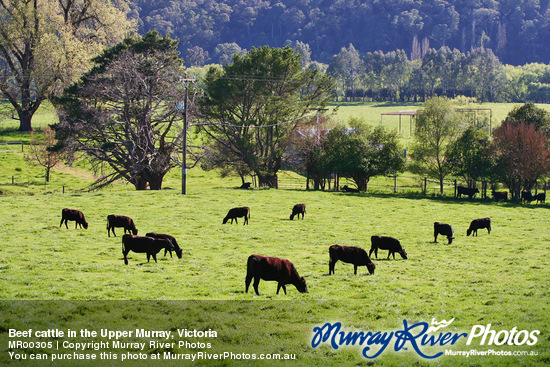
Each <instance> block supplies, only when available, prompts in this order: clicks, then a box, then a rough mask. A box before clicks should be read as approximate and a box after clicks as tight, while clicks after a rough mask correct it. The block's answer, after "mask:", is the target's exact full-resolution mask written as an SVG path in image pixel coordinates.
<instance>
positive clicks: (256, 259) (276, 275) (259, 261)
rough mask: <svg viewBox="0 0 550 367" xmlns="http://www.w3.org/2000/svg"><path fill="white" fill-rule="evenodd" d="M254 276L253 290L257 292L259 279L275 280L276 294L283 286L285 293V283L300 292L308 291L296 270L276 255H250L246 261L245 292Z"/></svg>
mask: <svg viewBox="0 0 550 367" xmlns="http://www.w3.org/2000/svg"><path fill="white" fill-rule="evenodd" d="M252 278H254V284H253V286H254V290H255V291H256V294H257V295H258V296H259V295H260V293H258V284H260V279H263V280H274V281H276V282H277V294H279V290H280V289H281V288H283V291H284V292H285V294H286V284H292V285H294V286H295V287H296V289H297V290H298V291H299V292H300V293H308V291H307V284H306V280H305V279H304V278H303V277H300V275H299V274H298V271H296V268H295V267H294V264H292V263H291V262H290V261H288V260H287V259H280V258H278V257H269V256H261V255H250V256H249V257H248V261H247V263H246V279H245V285H246V292H247V293H248V287H249V286H250V282H251V281H252Z"/></svg>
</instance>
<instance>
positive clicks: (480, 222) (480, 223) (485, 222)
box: [466, 218, 491, 236]
mask: <svg viewBox="0 0 550 367" xmlns="http://www.w3.org/2000/svg"><path fill="white" fill-rule="evenodd" d="M482 228H487V231H488V232H489V234H491V218H480V219H474V220H473V221H472V223H470V228H468V230H467V231H466V236H469V235H470V234H471V233H472V232H473V233H474V234H473V235H475V236H477V230H478V229H482Z"/></svg>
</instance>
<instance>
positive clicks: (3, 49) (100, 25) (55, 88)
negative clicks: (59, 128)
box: [0, 0, 134, 131]
mask: <svg viewBox="0 0 550 367" xmlns="http://www.w3.org/2000/svg"><path fill="white" fill-rule="evenodd" d="M128 12H129V7H128V4H127V2H126V1H125V0H121V1H117V2H116V3H113V2H111V1H108V0H59V1H58V0H40V1H38V0H7V1H2V2H0V19H2V22H0V65H1V66H2V73H1V74H0V91H1V92H2V93H3V95H4V96H5V97H6V98H7V99H8V100H9V102H10V103H11V105H12V106H13V108H14V109H15V111H16V112H17V114H18V117H19V121H20V127H19V130H21V131H30V130H32V124H31V120H32V116H33V115H34V113H35V112H36V110H37V109H38V108H39V107H40V104H41V103H42V102H43V101H44V100H45V99H48V98H50V97H52V96H55V95H59V94H60V93H61V92H62V91H63V89H64V88H65V87H68V86H69V85H70V84H72V83H74V82H75V81H76V80H77V79H78V78H79V77H80V76H82V74H83V73H84V72H86V71H87V70H88V69H89V67H90V66H91V63H90V58H91V57H93V56H96V55H98V54H99V53H100V52H101V51H102V50H103V48H104V47H106V46H113V45H114V44H115V43H117V42H119V41H121V40H122V38H123V37H124V36H125V35H126V34H127V33H128V32H130V31H132V30H133V29H134V25H133V24H134V23H133V22H132V21H130V20H128V19H127V17H126V14H127V13H128Z"/></svg>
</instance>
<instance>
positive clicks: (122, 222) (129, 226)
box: [107, 214, 138, 237]
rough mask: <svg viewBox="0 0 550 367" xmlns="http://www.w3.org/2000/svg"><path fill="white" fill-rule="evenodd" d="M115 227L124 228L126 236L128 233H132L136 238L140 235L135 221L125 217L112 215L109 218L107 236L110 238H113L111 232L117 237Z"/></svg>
mask: <svg viewBox="0 0 550 367" xmlns="http://www.w3.org/2000/svg"><path fill="white" fill-rule="evenodd" d="M115 227H123V228H124V234H126V231H128V232H131V233H132V234H133V235H134V236H135V235H137V234H138V230H137V228H136V226H135V224H134V220H133V219H132V218H130V217H125V216H124V215H114V214H111V215H108V216H107V235H108V236H109V237H111V233H110V232H111V231H113V235H114V236H115V237H116V233H115Z"/></svg>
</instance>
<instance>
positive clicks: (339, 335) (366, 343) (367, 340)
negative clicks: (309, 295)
mask: <svg viewBox="0 0 550 367" xmlns="http://www.w3.org/2000/svg"><path fill="white" fill-rule="evenodd" d="M453 321H454V318H453V319H451V320H449V321H446V320H441V321H439V322H438V321H436V320H435V319H432V324H431V325H430V324H428V323H427V322H418V323H416V324H410V323H409V322H407V320H403V329H402V330H396V331H346V330H343V329H342V324H341V323H340V322H335V323H328V322H327V323H326V324H324V325H323V326H316V327H314V328H313V338H312V340H311V346H312V347H313V348H317V347H318V346H319V345H321V344H322V343H326V344H329V345H330V346H331V347H332V348H333V349H335V350H336V349H339V348H340V347H345V346H360V347H362V350H361V354H362V355H363V357H365V358H369V359H373V358H376V357H378V356H380V355H381V354H382V353H383V352H384V351H385V350H386V349H387V348H388V347H390V349H391V346H393V350H394V351H395V352H399V351H401V350H409V349H410V348H412V349H413V350H414V351H415V352H416V353H417V354H418V355H419V356H421V357H423V358H426V359H434V358H438V357H440V356H442V355H443V354H444V352H443V351H439V352H437V353H435V354H427V353H425V352H424V350H425V349H426V347H443V346H450V345H454V344H456V343H457V342H458V341H459V340H461V339H465V340H466V345H471V344H472V343H479V345H488V346H492V345H496V346H501V345H514V346H521V345H529V346H531V345H535V344H536V343H537V340H538V339H537V336H538V335H539V334H540V331H539V330H533V331H530V332H529V331H527V330H520V331H518V330H517V328H516V327H514V328H513V329H511V330H499V331H497V330H493V329H492V328H491V324H487V325H474V326H473V327H472V329H471V330H470V333H453V332H444V331H441V329H444V328H446V327H447V326H449V325H450V324H451V323H452V322H453ZM474 345H475V344H474Z"/></svg>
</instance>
